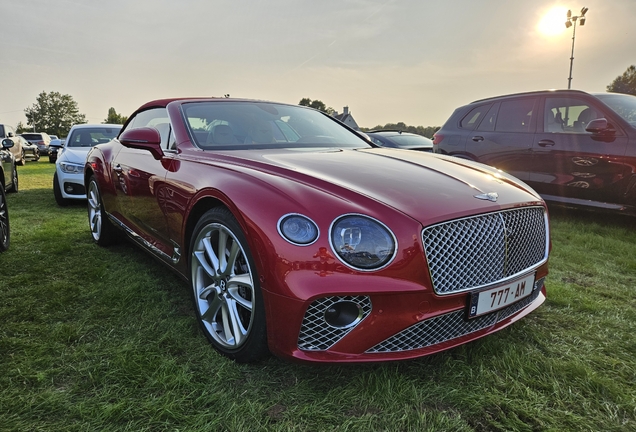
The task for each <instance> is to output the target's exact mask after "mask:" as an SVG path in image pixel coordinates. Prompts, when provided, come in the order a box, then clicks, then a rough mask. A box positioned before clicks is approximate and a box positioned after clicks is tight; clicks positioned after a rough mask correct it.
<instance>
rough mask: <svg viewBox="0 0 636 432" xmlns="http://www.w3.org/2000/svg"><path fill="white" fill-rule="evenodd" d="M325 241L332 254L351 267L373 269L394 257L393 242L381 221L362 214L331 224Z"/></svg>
mask: <svg viewBox="0 0 636 432" xmlns="http://www.w3.org/2000/svg"><path fill="white" fill-rule="evenodd" d="M329 241H330V242H331V247H332V248H333V250H334V252H335V253H336V254H337V255H338V256H339V257H340V259H342V261H344V262H345V263H346V264H348V265H349V266H351V267H354V268H356V269H360V270H376V269H379V268H381V267H384V266H386V265H387V264H388V263H389V262H390V261H391V260H392V259H393V257H394V256H395V253H396V250H397V241H396V240H395V236H394V235H393V233H392V232H391V231H390V230H389V229H388V228H387V227H386V226H385V225H384V224H383V223H381V222H379V221H376V220H375V219H371V218H370V217H368V216H362V215H345V216H341V217H340V218H338V219H336V220H335V221H334V222H333V224H332V225H331V232H330V235H329Z"/></svg>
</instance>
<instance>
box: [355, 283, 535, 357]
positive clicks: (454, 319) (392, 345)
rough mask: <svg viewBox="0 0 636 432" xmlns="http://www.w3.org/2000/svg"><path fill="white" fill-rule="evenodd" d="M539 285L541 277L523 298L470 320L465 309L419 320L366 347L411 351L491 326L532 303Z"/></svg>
mask: <svg viewBox="0 0 636 432" xmlns="http://www.w3.org/2000/svg"><path fill="white" fill-rule="evenodd" d="M542 286H543V278H541V279H539V280H538V281H536V282H535V284H534V288H535V289H534V291H533V292H532V294H530V295H529V296H528V297H526V298H524V299H523V300H520V301H518V302H517V303H514V304H511V305H510V306H507V307H505V308H503V309H501V310H498V311H496V312H492V313H490V314H488V315H483V316H480V317H477V318H474V319H471V320H467V319H466V312H465V311H464V310H458V311H455V312H451V313H448V314H445V315H440V316H437V317H435V318H431V319H428V320H425V321H421V322H419V323H417V324H415V325H412V326H411V327H409V328H407V329H405V330H403V331H401V332H400V333H398V334H396V335H394V336H391V337H390V338H388V339H385V340H384V341H382V342H380V343H379V344H377V345H376V346H374V347H373V348H371V349H369V350H367V352H368V353H384V352H399V351H410V350H414V349H418V348H425V347H428V346H431V345H436V344H439V343H442V342H446V341H449V340H452V339H456V338H458V337H462V336H465V335H467V334H470V333H474V332H476V331H478V330H482V329H485V328H488V327H492V326H493V325H495V324H496V323H498V322H500V321H502V320H504V319H506V318H508V317H510V316H512V315H514V314H515V313H517V312H519V311H520V310H522V309H523V308H525V307H526V306H528V305H529V304H530V303H532V302H533V301H534V300H535V299H536V298H537V297H538V296H539V293H540V292H541V287H542Z"/></svg>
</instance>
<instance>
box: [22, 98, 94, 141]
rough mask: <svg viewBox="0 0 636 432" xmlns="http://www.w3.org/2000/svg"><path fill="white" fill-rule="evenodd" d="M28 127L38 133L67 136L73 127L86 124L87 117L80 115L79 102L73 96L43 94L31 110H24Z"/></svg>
mask: <svg viewBox="0 0 636 432" xmlns="http://www.w3.org/2000/svg"><path fill="white" fill-rule="evenodd" d="M24 114H25V116H26V118H27V125H30V126H31V128H34V129H35V130H36V132H46V133H48V134H50V135H57V136H60V137H61V136H66V135H67V134H68V131H69V130H70V129H71V126H73V125H74V124H79V123H86V116H85V115H84V114H80V112H79V108H78V107H77V102H75V100H74V99H73V97H72V96H71V95H63V94H60V93H59V92H50V93H47V92H44V91H43V92H42V93H40V94H39V95H38V97H37V99H36V102H35V103H34V104H33V106H31V107H30V108H27V109H25V110H24Z"/></svg>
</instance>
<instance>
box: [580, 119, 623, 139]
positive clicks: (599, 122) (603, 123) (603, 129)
mask: <svg viewBox="0 0 636 432" xmlns="http://www.w3.org/2000/svg"><path fill="white" fill-rule="evenodd" d="M585 130H586V131H587V132H591V133H593V134H595V135H599V134H603V135H609V134H613V133H615V132H616V131H615V130H614V129H612V128H611V127H610V125H609V124H608V123H607V119H604V118H600V119H595V120H592V121H590V122H589V123H588V124H587V127H586V128H585Z"/></svg>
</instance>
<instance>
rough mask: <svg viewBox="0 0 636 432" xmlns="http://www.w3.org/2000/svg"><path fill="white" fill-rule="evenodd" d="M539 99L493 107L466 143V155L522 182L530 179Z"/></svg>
mask: <svg viewBox="0 0 636 432" xmlns="http://www.w3.org/2000/svg"><path fill="white" fill-rule="evenodd" d="M538 99H539V98H538V97H522V98H516V99H511V100H504V101H501V102H497V103H495V104H493V105H492V106H491V107H490V109H489V110H488V112H487V113H486V115H485V116H483V119H482V120H481V121H480V123H479V125H478V126H477V128H476V129H474V130H473V131H472V133H471V134H470V135H469V137H468V139H467V141H466V152H467V153H469V154H473V155H475V156H476V159H477V161H479V162H481V163H485V164H487V165H491V166H493V167H495V168H499V169H501V170H503V171H505V172H507V173H509V174H511V175H513V176H515V177H517V178H519V179H521V180H527V179H528V178H529V175H530V174H529V171H528V167H529V162H530V159H531V156H532V141H533V138H534V131H535V127H536V110H537V107H538Z"/></svg>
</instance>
